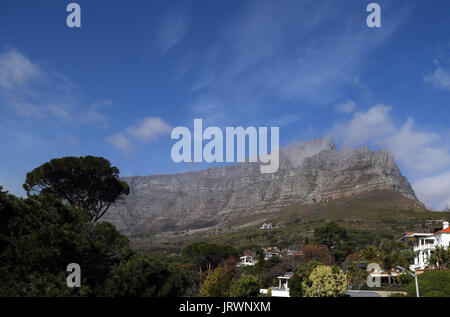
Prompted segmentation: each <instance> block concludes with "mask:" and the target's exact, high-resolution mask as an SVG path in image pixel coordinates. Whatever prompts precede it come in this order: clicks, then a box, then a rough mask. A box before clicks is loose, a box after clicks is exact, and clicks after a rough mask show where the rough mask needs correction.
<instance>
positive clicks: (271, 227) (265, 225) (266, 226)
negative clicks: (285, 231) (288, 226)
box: [259, 223, 278, 230]
mask: <svg viewBox="0 0 450 317" xmlns="http://www.w3.org/2000/svg"><path fill="white" fill-rule="evenodd" d="M275 228H278V225H276V226H273V225H272V223H263V224H262V226H261V227H259V229H261V230H264V229H275Z"/></svg>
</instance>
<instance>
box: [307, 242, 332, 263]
mask: <svg viewBox="0 0 450 317" xmlns="http://www.w3.org/2000/svg"><path fill="white" fill-rule="evenodd" d="M302 253H303V255H302V260H303V261H304V262H309V261H311V260H316V261H319V262H321V263H324V264H331V262H332V261H333V256H332V255H331V253H330V251H329V250H328V248H327V247H326V246H324V245H305V246H303V248H302Z"/></svg>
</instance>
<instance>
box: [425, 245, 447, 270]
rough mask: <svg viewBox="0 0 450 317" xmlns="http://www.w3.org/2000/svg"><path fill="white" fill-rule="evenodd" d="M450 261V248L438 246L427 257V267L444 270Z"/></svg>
mask: <svg viewBox="0 0 450 317" xmlns="http://www.w3.org/2000/svg"><path fill="white" fill-rule="evenodd" d="M449 262H450V249H446V248H444V247H440V246H436V248H435V250H434V251H433V252H432V253H431V255H430V256H429V257H428V259H427V268H431V269H434V268H436V269H438V270H442V269H444V270H445V268H446V266H447V264H448V263H449Z"/></svg>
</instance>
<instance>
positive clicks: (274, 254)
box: [264, 251, 280, 261]
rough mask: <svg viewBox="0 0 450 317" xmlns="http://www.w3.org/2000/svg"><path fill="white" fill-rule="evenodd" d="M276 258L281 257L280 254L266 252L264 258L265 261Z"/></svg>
mask: <svg viewBox="0 0 450 317" xmlns="http://www.w3.org/2000/svg"><path fill="white" fill-rule="evenodd" d="M274 256H280V253H279V252H269V251H267V252H266V256H265V257H264V260H266V261H267V260H269V259H270V258H272V257H274Z"/></svg>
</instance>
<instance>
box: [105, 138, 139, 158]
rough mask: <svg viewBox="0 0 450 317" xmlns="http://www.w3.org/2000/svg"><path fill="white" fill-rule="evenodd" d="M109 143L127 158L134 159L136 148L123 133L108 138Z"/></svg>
mask: <svg viewBox="0 0 450 317" xmlns="http://www.w3.org/2000/svg"><path fill="white" fill-rule="evenodd" d="M107 141H108V142H109V143H110V144H112V145H113V146H114V147H115V148H116V149H118V150H119V151H121V152H122V153H123V154H124V155H125V156H127V157H132V156H133V153H134V147H133V145H132V144H131V142H130V141H129V140H128V138H127V137H126V136H124V135H123V134H122V133H116V134H114V135H111V136H109V137H108V138H107Z"/></svg>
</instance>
